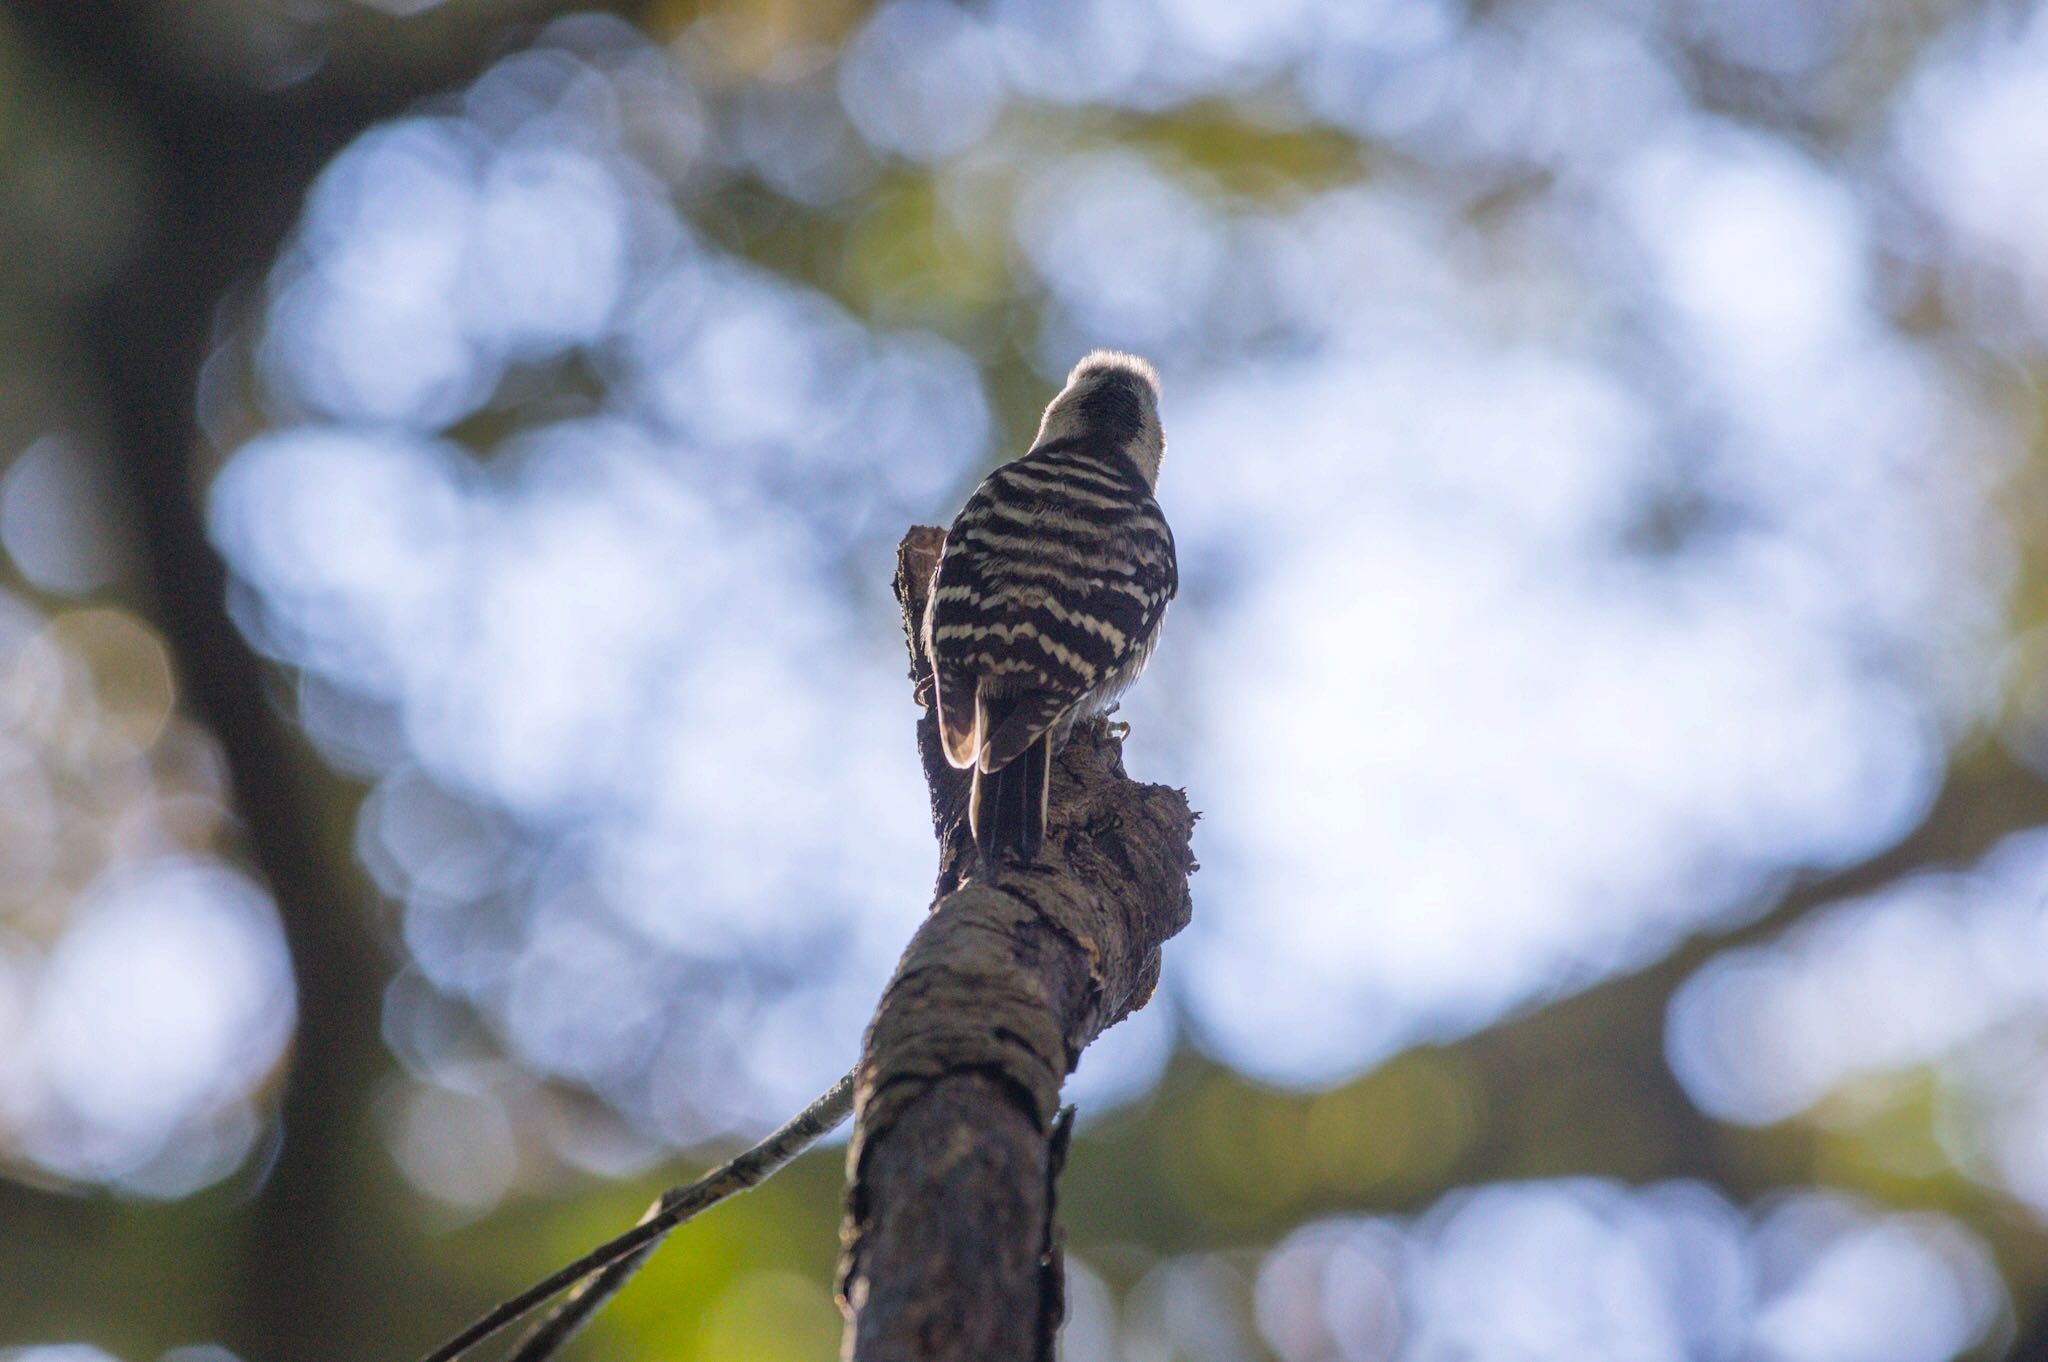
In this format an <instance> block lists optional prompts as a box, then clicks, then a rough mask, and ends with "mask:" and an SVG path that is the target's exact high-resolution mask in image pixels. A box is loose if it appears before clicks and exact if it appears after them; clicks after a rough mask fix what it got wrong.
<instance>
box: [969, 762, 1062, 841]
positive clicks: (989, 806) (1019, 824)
mask: <svg viewBox="0 0 2048 1362" xmlns="http://www.w3.org/2000/svg"><path fill="white" fill-rule="evenodd" d="M1051 783H1052V739H1051V738H1050V737H1049V736H1048V735H1046V734H1043V733H1041V734H1040V735H1039V736H1038V740H1037V741H1036V742H1034V743H1032V744H1031V746H1029V747H1027V748H1025V749H1024V751H1023V753H1022V754H1021V755H1019V756H1018V758H1017V759H1016V760H1015V761H1013V762H1011V763H1009V765H1007V766H1004V767H1003V768H1001V769H1000V770H996V771H983V770H981V769H980V768H978V767H977V768H976V769H975V772H974V794H973V799H972V801H971V802H970V804H969V805H968V823H969V825H970V826H971V827H972V828H973V829H974V846H975V849H976V850H977V851H978V852H980V853H981V863H982V864H983V865H984V866H987V867H990V868H993V867H995V866H996V865H998V864H999V863H1001V862H1003V861H1006V860H1009V861H1024V862H1027V863H1028V862H1030V861H1034V860H1036V859H1038V852H1039V849H1040V848H1042V847H1043V846H1044V845H1045V807H1046V795H1047V792H1048V787H1049V786H1050V785H1051Z"/></svg>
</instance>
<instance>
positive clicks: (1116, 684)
mask: <svg viewBox="0 0 2048 1362" xmlns="http://www.w3.org/2000/svg"><path fill="white" fill-rule="evenodd" d="M1158 397H1159V389H1158V380H1157V378H1156V377H1155V376H1154V375H1153V373H1152V370H1151V368H1150V366H1148V365H1147V364H1146V363H1145V362H1144V361H1143V360H1140V359H1137V358H1135V357H1133V356H1130V355H1119V354H1115V353H1112V352H1109V351H1097V352H1096V353H1094V354H1092V355H1089V356H1088V357H1087V358H1086V359H1084V360H1082V361H1081V363H1080V364H1078V365H1077V366H1075V368H1074V372H1073V373H1072V374H1071V375H1070V376H1069V377H1068V379H1067V385H1066V387H1065V388H1064V389H1062V390H1061V392H1060V394H1059V396H1057V397H1055V398H1054V399H1053V401H1052V403H1051V405H1050V406H1048V407H1047V408H1046V411H1045V419H1044V421H1043V422H1042V423H1041V424H1040V426H1039V432H1038V439H1037V440H1036V441H1035V442H1034V443H1033V444H1032V447H1031V449H1030V451H1029V452H1028V453H1026V454H1024V455H1023V456H1022V457H1020V458H1018V459H1016V460H1014V461H1012V462H1010V463H1008V464H1005V465H1004V466H1003V467H1001V468H998V469H997V470H996V471H995V472H993V473H991V474H989V476H988V477H987V478H985V479H983V481H982V484H981V486H980V487H978V488H976V489H975V491H974V494H973V495H972V496H970V497H969V498H968V499H967V504H966V506H964V507H963V508H962V509H961V511H960V514H959V516H958V518H956V519H955V520H954V522H953V527H952V529H951V530H950V531H948V533H947V535H946V547H945V551H944V552H943V554H941V556H940V558H939V565H938V570H937V574H936V575H935V577H934V578H933V582H932V592H931V599H930V605H929V607H928V608H927V610H926V613H925V622H924V628H925V643H926V648H927V650H928V651H929V653H930V655H931V658H932V662H933V674H934V676H935V678H936V680H937V683H938V711H939V731H940V735H941V738H942V741H943V742H944V745H945V748H946V757H947V760H949V761H951V762H952V763H953V765H955V766H959V767H969V766H971V767H973V768H974V794H973V799H972V804H971V806H970V813H971V821H972V822H973V826H974V837H975V843H976V845H977V846H978V847H979V848H980V851H981V856H982V860H983V861H984V863H987V864H994V863H995V862H996V861H997V860H999V859H1002V858H1004V857H1017V858H1021V859H1024V860H1027V861H1028V860H1030V859H1032V858H1034V857H1035V856H1036V855H1037V853H1038V850H1039V846H1040V844H1041V843H1042V841H1043V839H1044V835H1045V804H1046V793H1047V785H1048V782H1049V779H1050V772H1051V759H1052V754H1053V752H1054V751H1055V750H1057V748H1058V747H1059V746H1060V745H1062V744H1063V743H1064V742H1065V741H1066V738H1067V734H1068V733H1069V732H1070V731H1071V730H1072V728H1073V726H1074V724H1075V723H1076V722H1077V721H1078V720H1080V719H1082V718H1084V717H1086V716H1087V715H1089V714H1093V713H1097V712H1099V711H1101V710H1102V709H1104V708H1106V707H1107V706H1108V705H1109V704H1110V703H1111V702H1112V701H1113V700H1114V699H1115V698H1116V697H1117V695H1118V694H1119V693H1121V692H1122V691H1123V689H1124V688H1125V687H1126V686H1128V685H1129V684H1130V683H1131V682H1132V681H1134V680H1136V679H1137V676H1138V673H1139V672H1140V671H1142V670H1144V666H1145V660H1146V658H1147V657H1148V656H1150V654H1151V651H1152V645H1153V643H1154V642H1155V641H1156V640H1157V638H1158V635H1159V625H1160V621H1161V619H1162V618H1163V617H1164V615H1165V613H1166V603H1167V602H1168V601H1170V600H1172V599H1173V594H1174V592H1175V590H1176V589H1177V588H1178V586H1179V577H1178V574H1177V569H1176V566H1175V563H1174V554H1173V533H1172V531H1170V530H1169V529H1168V528H1167V525H1166V518H1165V516H1163V515H1161V514H1160V511H1159V503H1158V502H1156V501H1155V500H1153V497H1152V488H1153V485H1154V484H1155V483H1156V482H1157V480H1158V477H1159V463H1160V459H1161V458H1162V457H1163V455H1164V453H1165V449H1166V444H1165V439H1164V437H1163V436H1162V434H1161V432H1160V428H1159V412H1158Z"/></svg>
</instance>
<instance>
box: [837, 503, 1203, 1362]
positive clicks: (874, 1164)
mask: <svg viewBox="0 0 2048 1362" xmlns="http://www.w3.org/2000/svg"><path fill="white" fill-rule="evenodd" d="M944 542H945V536H944V534H943V532H941V531H939V530H935V529H929V528H924V527H920V528H917V529H913V530H912V531H911V532H910V533H909V535H907V536H906V537H905V538H904V540H903V543H902V545H901V547H900V548H899V549H898V550H897V570H896V596H897V600H898V601H899V602H900V603H901V604H902V606H903V613H904V632H905V634H906V635H907V637H908V639H909V643H910V654H911V676H912V678H913V679H914V680H915V682H916V683H917V695H918V700H919V703H920V704H923V705H924V706H925V713H924V715H923V717H922V718H921V719H920V720H919V721H918V726H917V743H918V753H919V756H920V758H921V760H922V761H923V764H924V771H925V778H926V780H927V782H928V783H929V785H930V789H931V800H932V823H933V827H934V829H935V831H936V832H937V834H938V839H939V847H940V871H939V883H938V890H937V894H936V899H935V902H934V905H933V909H932V914H931V916H930V918H929V919H927V920H926V922H925V924H924V926H923V927H922V928H921V929H920V930H919V931H918V933H917V935H916V936H915V937H913V938H912V939H911V942H910V946H909V948H908V949H907V950H906V951H905V952H904V955H903V960H902V963H901V964H899V965H898V966H897V969H896V974H895V977H894V978H893V979H892V980H891V981H890V983H889V986H888V988H887V989H886V990H885V991H884V993H883V995H882V1001H881V1005H880V1007H879V1008H878V1009H877V1011H876V1013H875V1018H874V1022H873V1024H872V1025H871V1026H870V1028H869V1031H868V1036H867V1040H866V1044H865V1046H864V1048H863V1053H862V1057H861V1063H860V1068H859V1071H858V1074H859V1077H858V1082H857V1085H856V1088H855V1107H854V1113H855V1115H854V1120H855V1125H854V1135H853V1142H852V1145H851V1147H850V1149H849V1151H848V1156H847V1164H848V1179H847V1205H846V1219H845V1224H844V1228H843V1231H842V1238H843V1241H844V1253H843V1256H842V1258H841V1263H840V1292H841V1298H842V1301H843V1303H844V1309H845V1311H846V1316H847V1352H848V1355H849V1356H851V1357H852V1358H854V1359H855V1362H881V1360H882V1359H888V1362H941V1360H942V1359H963V1360H964V1359H974V1362H988V1360H989V1359H1028V1358H1049V1357H1050V1356H1051V1350H1052V1337H1053V1333H1054V1330H1055V1329H1056V1328H1057V1327H1058V1324H1059V1320H1060V1315H1061V1312H1062V1303H1061V1302H1062V1297H1061V1285H1060V1282H1061V1271H1060V1262H1059V1252H1058V1235H1057V1230H1056V1228H1055V1226H1054V1222H1053V1202H1054V1186H1053V1184H1054V1180H1055V1179H1056V1178H1057V1176H1058V1173H1059V1164H1060V1160H1061V1156H1062V1154H1063V1152H1064V1148H1065V1123H1064V1121H1063V1120H1062V1119H1061V1116H1060V1109H1059V1091H1060V1084H1061V1082H1062V1081H1063V1080H1064V1079H1065V1077H1066V1075H1067V1074H1068V1073H1069V1072H1071V1071H1072V1069H1073V1066H1074V1063H1075V1061H1076V1060H1077V1059H1078V1058H1079V1057H1080V1054H1081V1051H1082V1050H1083V1049H1084V1048H1085V1047H1086V1046H1087V1045H1088V1044H1089V1042H1091V1041H1092V1040H1094V1039H1095V1037H1096V1036H1098V1035H1099V1034H1101V1032H1102V1031H1103V1029H1104V1028H1106V1027H1108V1026H1110V1025H1111V1024H1113V1023H1114V1022H1116V1021H1118V1020H1120V1019H1122V1018H1123V1017H1125V1016H1127V1015H1129V1014H1130V1013H1131V1012H1133V1011H1135V1010H1136V1009H1138V1008H1139V1007H1142V1006H1144V1004H1145V1002H1146V1000H1147V999H1148V998H1150V996H1151V994H1152V989H1153V986H1154V985H1155V984H1157V982H1158V980H1159V951H1160V946H1161V945H1162V944H1163V943H1164V942H1165V941H1166V939H1167V938H1168V937H1170V936H1172V935H1173V934H1174V933H1176V932H1178V931H1179V930H1180V929H1181V928H1182V927H1184V926H1186V925H1187V922H1188V918H1189V913H1190V911H1191V899H1190V896H1189V893H1188V876H1189V875H1190V874H1192V873H1193V871H1194V870H1195V861H1194V857H1193V855H1192V853H1191V852H1190V850H1189V845H1188V839H1189V836H1190V834H1191V833H1192V832H1193V829H1194V823H1195V815H1194V814H1193V813H1192V812H1190V810H1189V808H1188V803H1187V799H1186V798H1185V796H1184V795H1182V794H1181V793H1180V792H1179V791H1177V790H1171V789H1168V788H1166V787H1165V786H1160V785H1142V784H1139V783H1138V782H1136V781H1133V780H1131V779H1130V778H1129V777H1128V776H1126V775H1125V774H1124V769H1123V756H1122V745H1121V742H1120V740H1119V738H1118V737H1117V736H1116V735H1115V733H1114V732H1113V730H1112V728H1111V726H1110V725H1109V724H1107V723H1105V722H1102V721H1095V722H1091V723H1088V724H1085V725H1083V726H1082V727H1080V728H1079V729H1077V730H1076V731H1075V733H1074V737H1073V740H1072V741H1071V742H1070V743H1069V744H1068V745H1067V748H1066V750H1065V751H1064V752H1062V753H1061V754H1060V756H1059V758H1058V760H1057V761H1056V762H1055V763H1054V771H1053V785H1052V812H1051V819H1050V826H1049V828H1048V831H1047V838H1046V847H1047V853H1046V855H1045V857H1044V858H1043V859H1042V861H1041V863H1039V864H1036V865H1033V866H1031V867H1028V868H1025V867H1012V868H1009V869H1006V870H1005V871H1004V872H1003V873H1001V874H1000V875H998V876H996V877H995V878H994V879H993V880H992V881H982V880H977V879H973V878H971V875H972V871H973V867H974V849H973V845H972V843H971V841H970V839H969V837H968V833H967V829H966V808H965V801H966V787H967V782H966V779H965V777H964V773H962V772H958V771H954V770H953V769H952V768H951V767H949V766H948V765H947V764H946V761H945V758H944V756H943V755H941V753H940V750H939V741H938V725H937V722H936V720H935V718H934V717H933V715H932V712H931V707H930V693H931V692H930V685H931V683H930V675H931V672H930V666H929V663H928V662H927V660H926V658H925V656H924V650H923V643H922V640H921V638H920V637H919V630H918V627H917V622H918V620H919V619H920V618H921V617H922V615H923V613H924V599H925V594H926V591H927V590H928V588H929V585H930V581H931V571H932V567H933V565H934V564H935V563H936V562H937V560H938V551H939V548H940V547H941V546H942V545H943V544H944Z"/></svg>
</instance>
